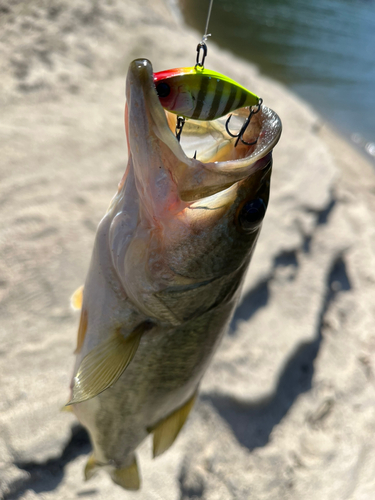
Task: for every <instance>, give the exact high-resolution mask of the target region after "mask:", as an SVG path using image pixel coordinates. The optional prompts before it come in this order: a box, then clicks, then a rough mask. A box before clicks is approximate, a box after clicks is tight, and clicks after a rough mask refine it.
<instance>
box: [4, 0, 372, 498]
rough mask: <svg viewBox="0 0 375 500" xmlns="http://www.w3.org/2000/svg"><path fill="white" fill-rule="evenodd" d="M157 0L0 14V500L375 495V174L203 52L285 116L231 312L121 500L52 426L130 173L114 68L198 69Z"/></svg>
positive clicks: (239, 67) (246, 75)
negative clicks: (96, 251)
mask: <svg viewBox="0 0 375 500" xmlns="http://www.w3.org/2000/svg"><path fill="white" fill-rule="evenodd" d="M199 39H200V35H199V34H197V33H194V32H192V31H191V30H190V29H188V28H187V27H186V26H184V24H183V22H182V20H181V19H180V18H179V17H178V15H177V11H175V10H173V9H171V5H170V4H168V3H167V2H166V1H163V0H153V1H151V0H147V1H143V2H139V1H138V2H137V1H135V0H126V1H125V0H124V1H120V0H112V1H109V0H108V1H102V2H99V1H93V0H92V1H90V2H87V1H84V0H76V1H75V2H68V0H51V1H49V2H47V1H42V0H40V1H37V0H33V1H29V2H25V1H24V2H22V1H18V2H17V1H15V0H2V1H1V2H0V72H1V75H2V77H1V81H0V88H1V92H0V96H1V97H0V107H1V108H0V145H1V162H0V175H1V187H0V218H1V224H0V252H1V260H0V308H1V326H0V335H1V337H0V338H1V340H0V381H1V392H0V497H1V498H7V499H15V498H20V499H24V500H26V499H27V500H31V499H34V498H44V499H48V500H49V499H51V500H52V499H64V500H68V499H73V498H86V497H87V498H92V499H96V498H98V499H99V498H100V499H101V498H106V499H115V498H129V499H131V498H137V499H139V500H141V499H148V500H150V499H151V500H153V499H163V500H172V499H176V500H177V499H178V500H187V499H198V498H202V499H203V498H204V499H207V500H221V499H223V500H228V499H264V500H271V499H272V500H275V499H291V500H301V499H304V500H310V499H311V500H313V499H314V500H315V499H318V498H319V499H320V500H331V499H337V500H373V498H375V454H374V449H375V433H374V430H375V329H374V324H375V306H374V300H373V297H375V220H374V219H375V215H374V214H375V197H374V193H375V175H374V170H373V168H372V167H371V165H370V164H369V163H368V162H367V161H366V159H365V158H363V157H361V156H360V155H359V153H357V152H356V151H355V150H353V149H351V147H350V146H349V145H348V144H347V142H346V141H345V140H343V139H342V138H340V137H339V136H337V135H336V134H335V133H334V132H333V131H332V130H331V129H330V128H329V127H328V126H327V124H326V123H324V122H323V121H322V119H321V118H320V117H319V116H318V115H316V113H315V112H314V110H313V109H311V107H309V106H308V105H307V104H306V103H304V102H303V101H301V100H300V99H299V98H297V97H296V96H295V95H293V94H291V93H290V92H289V91H288V89H286V88H285V87H283V86H281V85H280V84H278V83H276V82H274V81H272V80H271V79H268V78H265V77H264V76H262V75H261V74H259V72H258V70H257V69H256V68H255V67H254V66H252V65H251V64H249V63H247V62H244V61H242V60H240V59H238V58H236V57H235V56H234V55H232V54H231V53H229V52H225V51H223V50H220V49H218V48H217V47H216V46H215V44H214V43H213V41H210V42H209V55H208V59H207V65H208V66H209V67H210V68H212V69H213V70H216V71H220V72H223V73H227V74H230V76H231V77H232V78H233V79H235V80H237V81H240V82H241V83H242V84H244V85H245V86H246V87H248V88H250V89H252V90H254V91H255V92H256V93H258V94H260V95H261V96H262V97H263V99H264V102H265V103H266V104H267V105H268V106H270V107H271V108H273V109H274V110H275V111H276V112H277V113H278V114H279V115H280V117H281V119H282V122H283V126H284V130H283V135H282V138H281V140H280V143H279V145H278V146H277V147H276V149H275V152H274V173H273V178H272V191H271V202H270V205H269V209H268V212H267V216H266V219H265V222H264V227H263V230H262V233H261V237H260V240H259V243H258V246H257V250H256V253H255V255H254V259H253V262H252V264H251V267H250V272H249V274H248V277H247V280H246V283H245V287H244V291H243V296H242V301H241V303H240V304H239V307H238V310H237V313H236V315H235V317H234V320H233V322H232V325H231V330H230V332H229V333H228V335H227V336H226V337H225V339H224V341H223V343H222V345H221V347H220V349H219V351H218V352H217V353H216V355H215V358H214V361H213V363H212V365H211V367H210V369H209V371H208V372H207V374H206V376H205V378H204V380H203V383H202V387H201V392H200V398H199V401H198V403H197V405H196V407H195V410H194V411H193V413H192V414H191V417H190V419H189V421H188V423H187V424H186V426H185V428H184V430H183V432H182V433H181V435H180V437H179V438H178V440H177V442H176V443H175V444H174V446H173V447H172V448H171V449H170V450H169V451H168V452H167V453H165V455H163V456H162V457H160V458H158V459H156V460H151V458H150V457H151V444H150V442H149V441H148V440H147V441H146V442H145V443H144V444H143V445H142V447H141V450H140V454H139V455H140V460H139V461H140V465H141V471H142V480H143V486H142V490H141V491H140V492H139V493H130V492H125V491H123V490H121V489H119V487H117V486H115V485H114V484H113V483H112V482H111V480H110V479H109V477H108V476H107V475H106V474H105V473H101V474H98V475H97V476H96V477H95V478H93V479H92V480H91V481H90V482H88V483H84V482H83V467H84V464H85V462H86V460H87V455H88V454H89V452H90V445H89V442H88V439H87V435H86V434H85V432H84V431H83V430H82V428H81V427H79V426H78V424H77V421H76V420H75V418H74V416H72V415H70V414H67V413H61V412H60V411H59V409H60V407H61V406H62V405H63V404H64V403H65V402H66V400H67V398H68V395H69V391H68V386H69V382H70V376H71V370H72V368H73V363H74V356H73V350H74V347H75V340H76V330H77V324H78V316H77V313H76V312H74V311H72V310H71V309H70V306H69V298H70V296H71V294H72V292H73V291H74V290H75V289H76V288H77V287H78V286H79V285H81V284H82V283H83V281H84V278H85V275H86V272H87V268H88V263H89V259H90V254H91V249H92V245H93V239H94V236H95V231H96V226H97V224H98V222H99V220H100V218H101V217H102V215H103V214H104V212H105V210H106V208H107V206H108V203H109V201H110V199H111V197H112V195H113V194H114V192H115V190H116V187H117V183H118V181H119V180H120V178H121V176H122V174H123V171H124V169H125V166H126V162H127V151H126V141H125V135H124V126H123V110H124V84H125V76H126V70H127V67H128V65H129V63H130V61H132V60H133V59H134V58H136V57H147V58H148V59H150V60H151V61H152V63H153V65H154V69H155V71H158V70H162V69H165V68H170V67H178V66H189V65H193V64H194V62H195V47H196V44H197V43H198V41H199Z"/></svg>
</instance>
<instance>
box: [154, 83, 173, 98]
mask: <svg viewBox="0 0 375 500" xmlns="http://www.w3.org/2000/svg"><path fill="white" fill-rule="evenodd" d="M170 91H171V88H170V86H169V85H168V83H165V82H161V83H158V84H157V85H156V92H157V93H158V96H159V97H167V96H168V95H169V93H170Z"/></svg>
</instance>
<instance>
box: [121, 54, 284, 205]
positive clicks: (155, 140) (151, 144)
mask: <svg viewBox="0 0 375 500" xmlns="http://www.w3.org/2000/svg"><path fill="white" fill-rule="evenodd" d="M248 114H249V110H248V108H241V109H239V110H237V111H235V112H233V113H232V118H231V124H230V126H231V129H233V130H234V131H236V130H238V131H239V130H240V129H241V126H242V124H243V123H244V121H245V119H246V118H247V116H248ZM227 119H228V116H224V117H222V118H219V119H217V120H214V121H210V122H208V121H198V120H192V119H189V120H187V121H186V123H185V126H184V129H183V133H182V136H181V141H180V142H179V141H178V140H177V139H176V137H175V135H174V130H175V127H176V115H174V114H172V113H169V112H168V111H165V110H164V108H163V107H162V106H161V104H160V101H159V98H158V95H157V93H156V89H155V85H154V81H153V69H152V65H151V63H150V62H149V61H148V60H147V59H137V60H135V61H133V62H132V63H131V65H130V68H129V72H128V80H127V111H126V127H127V135H128V143H129V150H130V154H133V153H134V154H133V156H135V152H136V155H137V163H138V167H136V170H137V177H138V182H141V183H142V185H143V186H147V185H150V184H153V185H155V183H156V184H157V185H159V187H160V184H167V183H168V181H167V179H168V180H169V181H171V182H173V183H174V185H175V187H176V191H177V192H176V195H178V197H179V199H181V200H184V201H194V200H197V199H200V198H203V197H207V196H210V195H212V194H215V193H217V192H219V191H222V190H223V189H225V188H226V187H229V186H231V185H232V184H234V183H236V182H238V181H240V180H241V179H244V178H246V177H248V176H249V175H251V174H252V173H254V172H256V171H258V170H259V169H262V168H264V167H265V166H266V165H267V164H269V163H270V160H271V152H272V149H273V148H274V146H275V145H276V144H277V142H278V140H279V138H280V134H281V121H280V119H279V117H278V116H277V114H276V113H275V112H274V111H272V110H271V109H270V108H267V107H266V106H262V107H261V109H260V111H259V112H258V113H257V114H255V115H253V117H252V119H251V121H250V124H249V126H248V127H247V129H246V132H245V134H244V137H243V138H244V140H245V141H246V142H250V143H251V142H255V141H256V143H255V144H253V145H245V144H243V143H242V142H239V144H238V146H237V147H235V143H236V138H233V137H230V136H229V134H228V133H227V130H226V127H225V124H226V121H227ZM195 154H196V158H194V156H195ZM146 164H147V166H146ZM150 164H152V165H155V167H154V168H150ZM157 167H159V168H157ZM158 170H161V171H159V172H158ZM152 171H153V174H152V173H151V172H152ZM165 187H166V186H165ZM146 189H147V188H146Z"/></svg>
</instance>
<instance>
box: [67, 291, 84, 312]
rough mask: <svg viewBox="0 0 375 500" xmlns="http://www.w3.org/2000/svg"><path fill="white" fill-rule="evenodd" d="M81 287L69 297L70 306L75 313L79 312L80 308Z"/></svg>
mask: <svg viewBox="0 0 375 500" xmlns="http://www.w3.org/2000/svg"><path fill="white" fill-rule="evenodd" d="M82 299H83V285H81V286H80V287H79V288H77V290H76V291H75V292H74V293H73V295H72V296H71V297H70V305H71V306H72V308H73V309H74V310H75V311H79V310H80V309H81V307H82Z"/></svg>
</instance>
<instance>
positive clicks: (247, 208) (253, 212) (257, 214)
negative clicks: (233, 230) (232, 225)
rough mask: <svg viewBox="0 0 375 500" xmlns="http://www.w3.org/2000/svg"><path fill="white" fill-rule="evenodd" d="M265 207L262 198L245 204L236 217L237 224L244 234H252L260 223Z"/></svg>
mask: <svg viewBox="0 0 375 500" xmlns="http://www.w3.org/2000/svg"><path fill="white" fill-rule="evenodd" d="M266 209H267V206H266V204H265V203H264V201H263V200H262V198H256V199H255V200H251V201H248V202H246V203H245V204H244V205H243V206H242V208H241V211H240V213H239V215H238V223H239V225H240V227H241V229H242V230H243V231H244V232H245V233H251V232H253V231H254V230H255V229H256V228H257V227H258V226H259V224H260V223H261V222H262V220H263V218H264V216H265V214H266Z"/></svg>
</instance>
